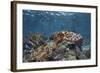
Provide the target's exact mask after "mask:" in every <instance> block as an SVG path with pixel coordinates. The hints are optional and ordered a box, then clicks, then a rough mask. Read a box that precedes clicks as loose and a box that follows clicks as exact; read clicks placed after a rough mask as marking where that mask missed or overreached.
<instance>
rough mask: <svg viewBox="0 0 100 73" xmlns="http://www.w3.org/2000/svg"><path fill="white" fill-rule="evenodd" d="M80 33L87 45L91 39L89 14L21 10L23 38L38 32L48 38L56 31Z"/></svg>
mask: <svg viewBox="0 0 100 73" xmlns="http://www.w3.org/2000/svg"><path fill="white" fill-rule="evenodd" d="M64 30H65V31H66V30H68V31H74V32H77V33H80V34H81V35H82V36H83V39H84V40H85V42H86V43H87V44H90V41H91V40H90V38H91V36H90V35H91V33H90V32H91V14H90V13H79V12H63V11H37V10H23V36H24V38H25V37H27V36H28V34H29V33H30V32H40V33H42V34H43V35H44V36H47V37H48V36H50V35H51V34H52V33H54V32H58V31H64Z"/></svg>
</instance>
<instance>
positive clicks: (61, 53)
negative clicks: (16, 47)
mask: <svg viewBox="0 0 100 73" xmlns="http://www.w3.org/2000/svg"><path fill="white" fill-rule="evenodd" d="M82 43H83V37H82V36H81V35H80V34H78V33H75V32H71V31H61V32H55V33H53V34H52V35H51V36H50V37H48V38H47V37H45V36H43V35H42V34H40V33H30V34H29V36H28V38H27V39H24V41H23V62H42V61H61V60H81V59H89V58H90V49H89V50H87V51H83V50H82Z"/></svg>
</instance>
